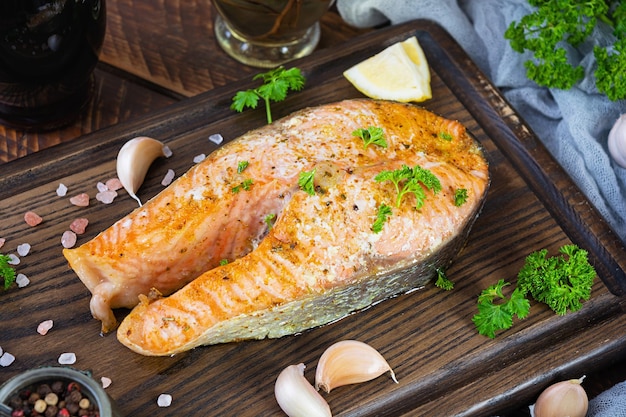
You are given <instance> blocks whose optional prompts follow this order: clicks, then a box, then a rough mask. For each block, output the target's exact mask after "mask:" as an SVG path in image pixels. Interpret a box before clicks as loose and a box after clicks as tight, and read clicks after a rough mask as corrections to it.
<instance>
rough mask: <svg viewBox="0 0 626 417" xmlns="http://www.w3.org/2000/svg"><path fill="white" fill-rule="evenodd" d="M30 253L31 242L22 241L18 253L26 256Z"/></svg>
mask: <svg viewBox="0 0 626 417" xmlns="http://www.w3.org/2000/svg"><path fill="white" fill-rule="evenodd" d="M29 253H30V244H28V243H22V244H21V245H17V254H18V255H20V256H26V255H28V254H29Z"/></svg>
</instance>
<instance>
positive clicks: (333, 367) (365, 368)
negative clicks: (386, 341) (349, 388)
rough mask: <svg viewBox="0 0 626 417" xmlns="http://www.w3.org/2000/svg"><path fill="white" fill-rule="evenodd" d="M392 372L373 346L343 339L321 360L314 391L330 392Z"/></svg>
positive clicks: (394, 377) (331, 347)
mask: <svg viewBox="0 0 626 417" xmlns="http://www.w3.org/2000/svg"><path fill="white" fill-rule="evenodd" d="M387 371H389V372H390V373H391V378H392V379H393V380H394V381H395V382H396V383H398V381H397V380H396V375H395V374H394V373H393V370H392V369H391V367H390V366H389V364H388V363H387V361H386V360H385V358H383V356H382V355H381V354H380V353H379V352H378V351H377V350H376V349H374V348H373V347H371V346H370V345H368V344H366V343H363V342H359V341H358V340H343V341H341V342H337V343H335V344H333V345H331V346H330V347H329V348H328V349H326V351H324V353H323V354H322V356H321V357H320V360H319V363H318V364H317V370H316V372H315V388H316V389H318V390H319V389H320V388H321V389H323V390H324V391H326V392H330V390H331V389H333V388H335V387H339V386H342V385H348V384H356V383H359V382H365V381H370V380H372V379H374V378H377V377H379V376H381V375H382V374H384V373H385V372H387Z"/></svg>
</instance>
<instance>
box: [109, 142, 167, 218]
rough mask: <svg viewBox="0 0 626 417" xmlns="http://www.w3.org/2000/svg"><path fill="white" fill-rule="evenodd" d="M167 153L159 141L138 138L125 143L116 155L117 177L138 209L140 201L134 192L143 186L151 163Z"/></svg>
mask: <svg viewBox="0 0 626 417" xmlns="http://www.w3.org/2000/svg"><path fill="white" fill-rule="evenodd" d="M167 151H168V148H167V147H166V146H165V145H163V143H161V142H160V141H158V140H156V139H152V138H149V137H147V136H138V137H136V138H133V139H131V140H129V141H128V142H126V143H125V144H124V146H122V148H121V149H120V151H119V153H118V154H117V166H116V169H117V177H118V178H119V180H120V182H121V183H122V186H124V188H125V189H126V191H127V192H128V194H129V195H130V196H131V197H132V198H134V199H135V200H137V202H138V203H139V206H140V207H141V200H140V199H139V197H137V195H136V192H137V190H138V189H139V187H141V184H143V180H144V179H145V178H146V174H147V173H148V168H150V165H151V164H152V162H154V160H155V159H156V158H158V157H161V156H168V152H167Z"/></svg>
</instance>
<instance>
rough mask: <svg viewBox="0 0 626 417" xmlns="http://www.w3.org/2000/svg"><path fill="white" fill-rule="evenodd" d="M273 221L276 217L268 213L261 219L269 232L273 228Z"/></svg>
mask: <svg viewBox="0 0 626 417" xmlns="http://www.w3.org/2000/svg"><path fill="white" fill-rule="evenodd" d="M275 219H276V215H275V214H274V213H270V214H268V215H266V216H265V217H264V218H263V221H264V222H265V224H266V225H267V229H268V230H270V229H271V228H272V226H274V220H275Z"/></svg>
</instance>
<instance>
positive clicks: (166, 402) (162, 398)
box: [157, 394, 172, 407]
mask: <svg viewBox="0 0 626 417" xmlns="http://www.w3.org/2000/svg"><path fill="white" fill-rule="evenodd" d="M157 405H158V406H159V407H169V406H170V405H172V396H171V395H170V394H161V395H159V398H157Z"/></svg>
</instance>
